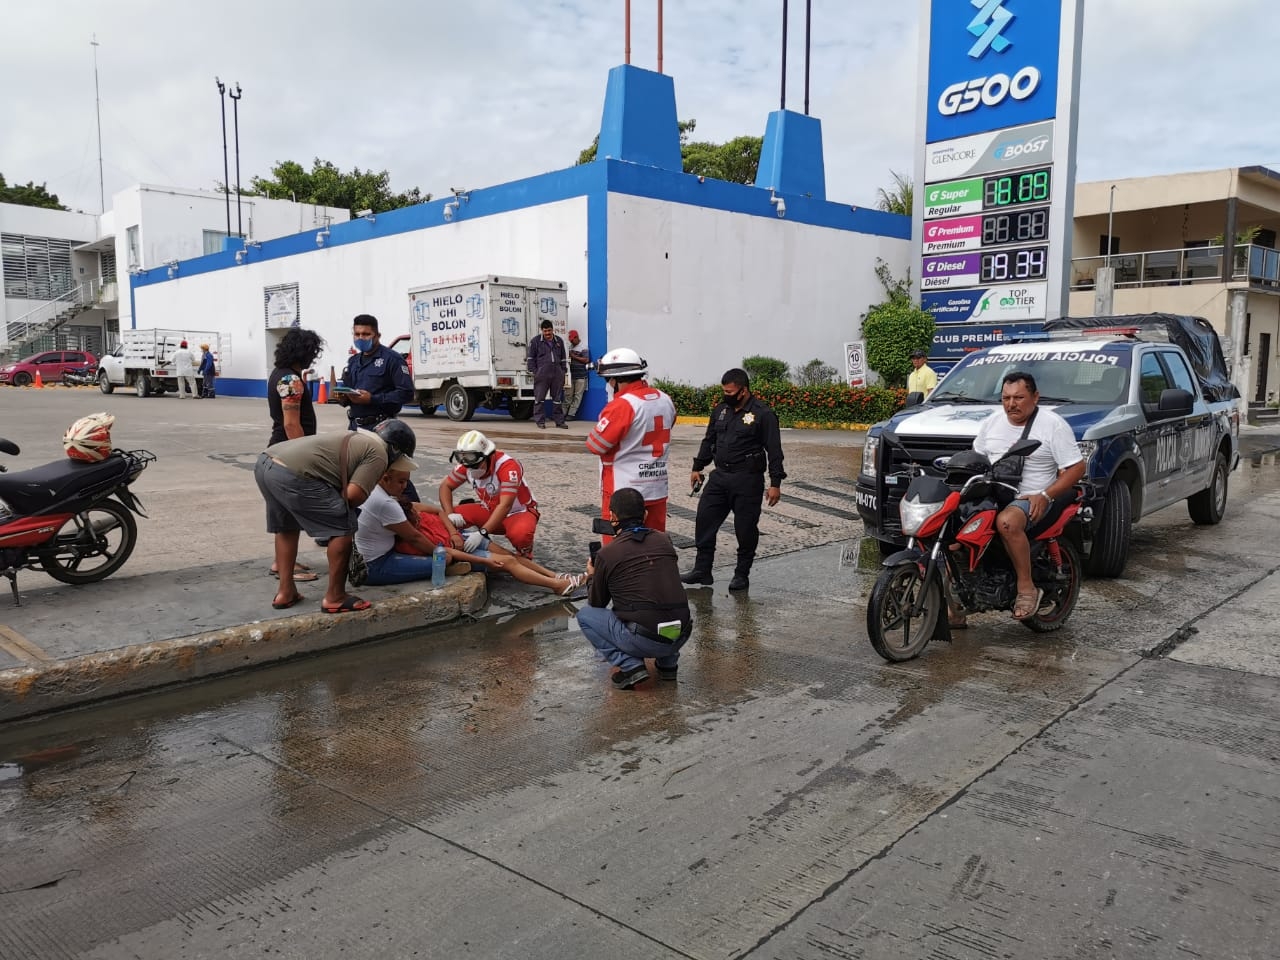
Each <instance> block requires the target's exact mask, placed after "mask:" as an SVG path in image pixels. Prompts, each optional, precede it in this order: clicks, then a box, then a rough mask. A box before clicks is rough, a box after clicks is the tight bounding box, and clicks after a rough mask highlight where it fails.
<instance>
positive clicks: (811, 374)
mask: <svg viewBox="0 0 1280 960" xmlns="http://www.w3.org/2000/svg"><path fill="white" fill-rule="evenodd" d="M835 379H836V368H835V367H833V366H832V365H831V364H829V363H823V362H822V361H821V360H810V361H809V362H808V363H806V364H805V365H804V366H803V367H801V368H800V369H799V370H797V371H796V378H795V383H796V386H799V387H821V386H826V385H827V384H828V383H834V382H835Z"/></svg>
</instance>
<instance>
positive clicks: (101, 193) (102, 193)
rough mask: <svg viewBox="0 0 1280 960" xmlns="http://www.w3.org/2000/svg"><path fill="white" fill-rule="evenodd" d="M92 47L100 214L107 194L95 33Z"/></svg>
mask: <svg viewBox="0 0 1280 960" xmlns="http://www.w3.org/2000/svg"><path fill="white" fill-rule="evenodd" d="M89 46H91V47H93V102H94V112H95V113H96V114H97V117H98V207H99V212H100V213H106V212H107V193H106V190H105V189H104V188H103V185H102V96H101V94H99V93H98V35H97V34H96V33H95V34H94V35H93V39H92V40H90V41H89Z"/></svg>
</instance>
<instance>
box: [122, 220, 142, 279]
mask: <svg viewBox="0 0 1280 960" xmlns="http://www.w3.org/2000/svg"><path fill="white" fill-rule="evenodd" d="M125 245H126V246H127V247H128V248H129V269H130V270H135V269H137V268H138V267H141V266H142V249H141V247H140V246H139V245H138V228H137V227H130V228H129V229H128V230H126V231H125Z"/></svg>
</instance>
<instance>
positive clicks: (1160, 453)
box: [856, 318, 1240, 576]
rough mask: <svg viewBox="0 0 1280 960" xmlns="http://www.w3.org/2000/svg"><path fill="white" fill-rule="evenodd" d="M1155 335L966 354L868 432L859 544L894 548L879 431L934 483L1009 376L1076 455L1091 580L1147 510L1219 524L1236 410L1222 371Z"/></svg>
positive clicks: (1132, 330)
mask: <svg viewBox="0 0 1280 960" xmlns="http://www.w3.org/2000/svg"><path fill="white" fill-rule="evenodd" d="M1112 319H1113V320H1114V323H1115V324H1119V323H1121V322H1122V320H1123V319H1130V318H1112ZM1182 319H1183V320H1190V319H1194V318H1182ZM1200 323H1201V324H1204V326H1205V327H1207V326H1208V325H1207V324H1205V323H1204V321H1200ZM1159 326H1160V324H1152V325H1150V326H1149V327H1147V328H1146V329H1143V328H1142V327H1141V326H1136V325H1131V326H1124V327H1121V326H1113V328H1112V329H1107V328H1103V327H1095V328H1092V329H1097V330H1098V332H1097V333H1093V332H1092V329H1091V328H1088V327H1083V328H1080V329H1079V330H1078V332H1077V331H1075V330H1071V331H1067V332H1066V333H1067V337H1066V338H1065V339H1063V338H1059V337H1058V336H1057V335H1056V334H1053V335H1051V336H1053V339H1049V340H1038V341H1029V342H1021V343H1010V344H1005V345H1002V346H997V347H991V348H988V349H985V350H979V351H976V352H974V353H970V354H968V355H966V356H965V357H964V358H963V359H962V360H961V361H960V363H958V364H957V365H956V366H955V367H954V368H953V369H952V370H951V371H950V372H949V373H948V374H947V376H946V377H945V378H944V379H943V380H942V382H941V383H939V384H938V387H937V389H936V390H934V392H933V393H932V394H931V395H930V397H929V401H928V402H927V403H921V402H920V401H919V397H918V395H913V397H912V398H911V402H910V403H909V405H908V407H907V408H906V409H904V410H903V411H901V412H899V413H898V414H896V415H895V416H894V417H892V418H891V419H890V420H888V421H886V422H885V423H883V424H878V425H876V426H875V427H873V428H872V429H871V430H870V431H869V433H868V436H867V440H866V444H865V447H864V451H863V464H862V470H861V473H860V474H859V477H858V482H857V493H856V503H857V508H858V513H859V515H860V516H861V518H862V520H863V524H864V526H865V528H866V532H867V535H868V536H871V537H874V538H875V539H876V540H878V541H880V542H881V543H882V544H883V545H884V549H886V550H887V549H892V548H895V547H896V545H898V544H901V543H902V542H903V537H902V535H901V531H900V529H899V525H898V503H899V501H900V500H901V498H902V490H901V489H899V486H900V485H899V484H897V483H896V482H895V477H894V473H895V471H896V470H898V469H900V467H901V464H900V463H899V461H900V460H901V459H902V454H901V453H900V452H898V451H894V450H892V449H889V448H888V446H887V445H884V446H882V445H881V444H880V439H879V438H880V433H881V432H882V430H883V429H884V428H885V427H886V426H888V427H891V428H892V429H893V431H894V432H895V433H896V434H897V435H898V437H899V438H900V439H901V440H902V441H903V443H904V444H905V445H906V447H907V449H908V450H909V452H910V454H911V458H912V459H913V460H915V461H916V462H918V463H923V464H925V465H927V467H928V468H929V469H930V470H931V471H932V472H935V473H936V474H937V475H939V476H942V475H943V474H944V473H945V467H946V461H947V459H948V458H949V457H950V456H952V455H953V454H955V453H958V452H960V451H961V450H968V449H970V448H971V447H972V445H973V439H974V437H975V436H976V434H977V432H978V427H979V426H980V425H981V424H982V422H983V421H984V420H985V419H986V418H987V417H989V416H991V415H992V414H993V413H995V412H997V411H1000V409H1001V407H1000V402H999V398H1000V391H1001V388H1002V385H1003V379H1004V376H1005V375H1006V374H1007V373H1011V372H1013V371H1018V372H1023V373H1029V374H1031V376H1032V377H1034V378H1035V381H1036V386H1037V389H1038V391H1039V394H1040V401H1039V405H1040V406H1041V407H1043V408H1045V409H1050V410H1053V411H1054V412H1056V413H1057V414H1058V415H1060V416H1061V417H1063V418H1064V419H1065V420H1066V421H1067V423H1068V424H1070V426H1071V428H1072V430H1073V432H1074V433H1075V435H1076V440H1077V442H1078V443H1079V444H1080V450H1081V453H1082V455H1083V456H1084V458H1085V460H1086V463H1087V473H1086V476H1087V478H1088V480H1089V481H1090V483H1091V484H1092V487H1093V490H1094V492H1095V496H1094V499H1093V502H1092V503H1091V504H1090V506H1091V507H1092V508H1093V509H1092V513H1093V517H1092V519H1091V520H1090V521H1089V522H1087V523H1086V524H1085V525H1084V529H1083V531H1082V532H1083V538H1084V539H1085V540H1086V541H1088V542H1089V544H1090V549H1089V563H1088V569H1089V571H1090V572H1091V573H1093V574H1094V575H1097V576H1119V575H1120V574H1121V573H1122V572H1123V570H1124V567H1125V564H1126V562H1127V559H1128V552H1129V539H1130V535H1131V530H1132V525H1133V523H1134V522H1135V521H1137V520H1139V519H1141V518H1142V517H1145V516H1147V515H1149V514H1151V513H1154V512H1155V511H1156V510H1162V509H1164V508H1165V507H1168V506H1171V505H1173V504H1175V503H1178V502H1179V501H1185V502H1186V503H1187V508H1188V512H1189V513H1190V516H1191V519H1192V521H1193V522H1194V523H1197V524H1215V523H1217V522H1219V521H1220V520H1221V519H1222V516H1223V514H1224V513H1225V511H1226V505H1227V479H1228V474H1229V473H1230V472H1231V471H1232V470H1234V469H1235V467H1236V465H1237V464H1238V462H1239V449H1238V439H1239V428H1240V413H1239V399H1238V396H1237V395H1235V392H1234V389H1229V382H1227V381H1226V380H1225V376H1219V375H1217V374H1220V373H1224V372H1225V371H1224V370H1222V371H1217V370H1213V369H1212V368H1213V367H1214V366H1215V365H1216V364H1215V363H1213V362H1212V361H1211V362H1210V363H1209V364H1208V368H1206V367H1205V365H1204V364H1203V363H1201V364H1199V365H1197V363H1196V362H1195V361H1193V359H1192V357H1191V356H1189V355H1188V353H1187V351H1186V350H1184V348H1183V347H1182V346H1181V345H1180V344H1179V343H1177V342H1174V341H1175V340H1176V339H1177V338H1176V337H1175V338H1173V339H1168V338H1162V337H1160V336H1158V332H1159V330H1158V328H1159ZM1197 329H1198V330H1199V332H1200V333H1201V334H1203V328H1199V327H1198V328H1197ZM1209 333H1212V328H1209ZM1139 334H1143V335H1144V336H1141V337H1140V336H1139ZM1213 344H1214V345H1215V346H1216V345H1217V340H1216V335H1215V336H1214V340H1213ZM1195 353H1196V354H1197V359H1199V360H1203V359H1204V356H1203V355H1202V354H1201V351H1199V350H1196V351H1195ZM1218 357H1219V360H1220V357H1221V354H1220V352H1219V354H1218ZM1224 383H1225V384H1226V386H1225V387H1224V386H1223V384H1224Z"/></svg>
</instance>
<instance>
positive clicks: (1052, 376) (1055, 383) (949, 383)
mask: <svg viewBox="0 0 1280 960" xmlns="http://www.w3.org/2000/svg"><path fill="white" fill-rule="evenodd" d="M1129 360H1130V354H1129V353H1127V352H1124V351H1115V352H1111V351H1106V352H1104V351H1098V350H1088V351H1071V350H1045V349H1038V350H1028V351H1026V352H1019V353H986V354H982V355H975V356H971V357H966V358H965V359H964V360H962V361H960V363H959V364H957V365H956V366H955V367H954V368H953V369H952V370H951V372H950V373H948V374H947V375H946V377H945V379H943V381H942V382H941V383H940V384H938V388H937V389H936V390H934V391H933V393H932V394H930V395H929V402H930V403H992V404H998V403H999V402H1000V391H1001V388H1002V386H1003V384H1004V377H1005V375H1006V374H1009V373H1013V372H1014V371H1017V372H1018V373H1027V374H1030V375H1031V376H1032V377H1033V378H1035V381H1036V389H1037V390H1038V391H1039V392H1040V399H1041V400H1043V401H1044V402H1046V403H1097V404H1107V405H1110V406H1115V405H1117V404H1121V403H1124V401H1125V398H1126V397H1127V396H1128V395H1129Z"/></svg>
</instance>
